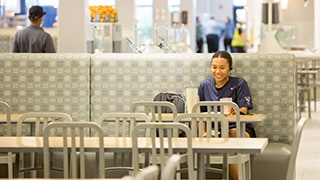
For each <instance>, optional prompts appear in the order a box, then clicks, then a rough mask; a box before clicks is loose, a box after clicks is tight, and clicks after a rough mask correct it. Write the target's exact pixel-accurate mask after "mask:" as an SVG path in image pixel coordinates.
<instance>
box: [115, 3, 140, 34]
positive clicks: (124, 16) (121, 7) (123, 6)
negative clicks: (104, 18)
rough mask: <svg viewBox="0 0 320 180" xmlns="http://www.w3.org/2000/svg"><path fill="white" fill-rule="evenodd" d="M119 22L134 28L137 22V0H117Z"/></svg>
mask: <svg viewBox="0 0 320 180" xmlns="http://www.w3.org/2000/svg"><path fill="white" fill-rule="evenodd" d="M115 6H116V9H117V11H118V18H119V23H120V24H121V25H122V26H123V27H124V28H125V27H130V28H133V27H134V25H135V23H136V13H135V11H136V4H135V0H126V1H123V0H116V5H115Z"/></svg>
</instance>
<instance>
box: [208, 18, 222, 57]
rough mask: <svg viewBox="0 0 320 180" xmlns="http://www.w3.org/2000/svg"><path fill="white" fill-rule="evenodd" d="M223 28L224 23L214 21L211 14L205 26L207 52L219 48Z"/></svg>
mask: <svg viewBox="0 0 320 180" xmlns="http://www.w3.org/2000/svg"><path fill="white" fill-rule="evenodd" d="M223 29H224V24H223V23H220V22H218V21H216V20H215V18H214V17H213V16H211V18H210V20H209V21H208V24H207V26H206V38H207V46H208V52H209V53H212V52H216V51H218V50H219V41H220V36H221V33H222V31H223Z"/></svg>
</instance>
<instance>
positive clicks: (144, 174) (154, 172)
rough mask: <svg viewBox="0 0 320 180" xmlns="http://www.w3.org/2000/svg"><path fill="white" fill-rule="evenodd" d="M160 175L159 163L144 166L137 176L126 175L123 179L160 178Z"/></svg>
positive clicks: (146, 179) (145, 179)
mask: <svg viewBox="0 0 320 180" xmlns="http://www.w3.org/2000/svg"><path fill="white" fill-rule="evenodd" d="M158 176H159V167H158V166H157V165H151V166H148V167H146V168H143V169H142V170H141V171H140V172H138V173H137V174H136V175H135V176H124V177H123V178H121V180H158ZM167 180H169V179H167Z"/></svg>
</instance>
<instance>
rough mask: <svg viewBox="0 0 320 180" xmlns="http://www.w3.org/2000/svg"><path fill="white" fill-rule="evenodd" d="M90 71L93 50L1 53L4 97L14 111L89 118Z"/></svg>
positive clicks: (0, 91) (0, 95) (0, 86)
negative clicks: (86, 52) (79, 52)
mask: <svg viewBox="0 0 320 180" xmlns="http://www.w3.org/2000/svg"><path fill="white" fill-rule="evenodd" d="M89 72H90V55H89V54H13V53H4V54H0V98H1V100H3V101H6V102H8V103H9V104H10V105H11V107H12V112H13V113H25V112H31V111H46V112H47V111H58V112H65V113H67V114H69V115H70V116H71V117H72V119H73V120H75V121H77V120H89V97H90V88H89V87H90V83H89V82H90V77H89V76H90V73H89ZM2 130H3V129H1V130H0V133H1V131H2Z"/></svg>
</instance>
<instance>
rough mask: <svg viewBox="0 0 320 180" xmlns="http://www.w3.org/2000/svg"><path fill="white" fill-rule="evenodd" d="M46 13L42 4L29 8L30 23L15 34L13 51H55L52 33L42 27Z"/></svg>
mask: <svg viewBox="0 0 320 180" xmlns="http://www.w3.org/2000/svg"><path fill="white" fill-rule="evenodd" d="M45 14H46V12H44V11H43V9H42V7H40V6H32V7H31V8H30V9H29V15H28V18H29V21H30V25H29V26H28V27H25V28H23V29H21V30H18V31H17V33H16V34H15V37H14V41H13V48H12V52H13V53H55V52H56V50H55V47H54V44H53V40H52V37H51V36H50V34H48V33H47V32H45V31H44V29H43V28H42V27H41V25H42V22H43V19H42V17H43V16H44V15H45Z"/></svg>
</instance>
